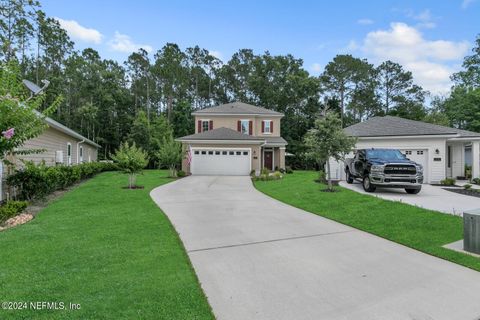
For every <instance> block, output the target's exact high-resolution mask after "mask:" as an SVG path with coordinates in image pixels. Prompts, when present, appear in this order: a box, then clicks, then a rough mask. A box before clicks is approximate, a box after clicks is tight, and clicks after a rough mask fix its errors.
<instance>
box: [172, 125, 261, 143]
mask: <svg viewBox="0 0 480 320" xmlns="http://www.w3.org/2000/svg"><path fill="white" fill-rule="evenodd" d="M177 140H179V141H185V140H252V141H264V140H265V139H263V138H259V137H254V136H249V135H247V134H243V133H240V132H238V131H235V130H232V129H229V128H223V127H222V128H218V129H213V130H209V131H204V132H201V133H197V134H192V135H189V136H185V137H181V138H178V139H177Z"/></svg>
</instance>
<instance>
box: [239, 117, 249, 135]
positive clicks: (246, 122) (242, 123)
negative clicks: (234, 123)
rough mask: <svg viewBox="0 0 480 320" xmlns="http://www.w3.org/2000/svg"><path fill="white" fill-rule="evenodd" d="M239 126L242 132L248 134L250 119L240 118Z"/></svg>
mask: <svg viewBox="0 0 480 320" xmlns="http://www.w3.org/2000/svg"><path fill="white" fill-rule="evenodd" d="M240 128H241V130H242V133H243V134H250V120H241V121H240Z"/></svg>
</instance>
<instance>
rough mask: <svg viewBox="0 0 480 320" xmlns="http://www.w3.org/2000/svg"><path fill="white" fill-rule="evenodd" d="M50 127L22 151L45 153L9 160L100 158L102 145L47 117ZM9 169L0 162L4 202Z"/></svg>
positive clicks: (62, 161)
mask: <svg viewBox="0 0 480 320" xmlns="http://www.w3.org/2000/svg"><path fill="white" fill-rule="evenodd" d="M45 122H46V124H47V129H46V130H45V131H44V132H43V133H42V134H40V135H39V136H38V137H36V138H33V139H30V140H28V141H26V142H25V144H24V145H23V146H22V147H21V148H19V150H44V151H43V152H41V153H32V154H27V155H18V156H16V157H15V158H13V159H8V160H9V161H11V162H13V163H14V164H15V165H16V166H21V165H22V162H21V161H20V160H25V161H33V162H34V163H37V164H38V163H41V162H45V164H46V165H47V166H54V165H68V166H70V165H75V164H79V163H83V162H92V161H97V156H98V149H99V148H100V145H98V144H97V143H95V142H93V141H92V140H89V139H87V138H85V137H84V136H82V135H81V134H79V133H77V132H75V131H73V130H72V129H70V128H68V127H66V126H64V125H63V124H61V123H59V122H57V121H55V120H53V119H51V118H48V117H47V118H45ZM7 174H8V172H6V168H5V166H4V165H3V163H2V162H1V161H0V201H3V200H4V199H5V198H6V194H5V192H6V188H5V179H6V177H7Z"/></svg>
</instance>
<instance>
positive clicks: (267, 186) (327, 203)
mask: <svg viewBox="0 0 480 320" xmlns="http://www.w3.org/2000/svg"><path fill="white" fill-rule="evenodd" d="M317 176H318V173H316V172H313V171H295V173H294V174H292V175H286V176H285V177H284V178H283V179H281V180H276V181H255V187H256V188H257V189H258V190H260V191H262V192H264V193H265V194H267V195H269V196H271V197H273V198H275V199H277V200H280V201H282V202H285V203H288V204H290V205H292V206H295V207H297V208H300V209H303V210H306V211H309V212H312V213H315V214H318V215H320V216H323V217H326V218H329V219H332V220H335V221H338V222H340V223H343V224H346V225H349V226H351V227H354V228H357V229H360V230H363V231H366V232H369V233H372V234H375V235H377V236H380V237H383V238H385V239H388V240H391V241H394V242H397V243H400V244H403V245H405V246H408V247H411V248H414V249H417V250H420V251H423V252H426V253H429V254H431V255H434V256H437V257H440V258H443V259H446V260H450V261H452V262H455V263H458V264H461V265H464V266H466V267H469V268H472V269H474V270H477V271H480V259H479V258H476V257H472V256H469V255H466V254H463V253H459V252H456V251H452V250H449V249H446V248H443V247H442V246H443V245H445V244H448V243H452V242H455V241H458V240H460V239H462V238H463V221H462V218H461V217H457V216H453V215H447V214H443V213H440V212H436V211H432V210H427V209H422V208H419V207H415V206H411V205H408V204H404V203H400V202H394V201H387V200H383V199H380V198H377V197H372V196H369V195H364V194H360V193H357V192H355V191H351V190H348V189H345V188H342V187H337V190H339V192H334V193H328V192H321V190H322V189H323V188H324V186H320V185H319V184H318V183H315V182H314V181H313V180H315V179H316V178H317Z"/></svg>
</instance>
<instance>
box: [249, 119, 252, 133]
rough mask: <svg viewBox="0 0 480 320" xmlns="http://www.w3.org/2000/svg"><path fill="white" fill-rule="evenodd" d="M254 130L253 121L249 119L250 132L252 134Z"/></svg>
mask: <svg viewBox="0 0 480 320" xmlns="http://www.w3.org/2000/svg"><path fill="white" fill-rule="evenodd" d="M252 132H253V121H252V120H250V121H248V134H249V135H252Z"/></svg>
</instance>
